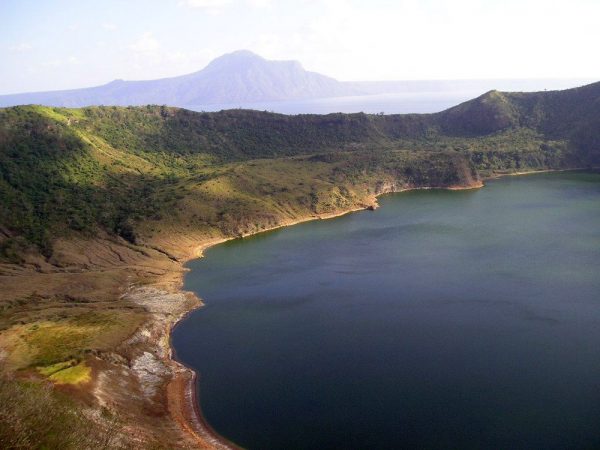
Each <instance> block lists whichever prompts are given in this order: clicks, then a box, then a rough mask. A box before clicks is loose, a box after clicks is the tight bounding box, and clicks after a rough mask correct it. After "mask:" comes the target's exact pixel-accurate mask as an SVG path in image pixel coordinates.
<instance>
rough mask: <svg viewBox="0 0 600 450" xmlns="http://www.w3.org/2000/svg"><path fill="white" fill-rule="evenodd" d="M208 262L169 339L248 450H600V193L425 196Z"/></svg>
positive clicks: (235, 248)
mask: <svg viewBox="0 0 600 450" xmlns="http://www.w3.org/2000/svg"><path fill="white" fill-rule="evenodd" d="M380 204H381V208H380V209H378V210H377V211H375V212H367V211H365V212H359V213H354V214H350V215H347V216H344V217H341V218H338V219H333V220H328V221H318V222H310V223H305V224H301V225H297V226H294V227H290V228H286V229H283V230H280V231H275V232H270V233H266V234H262V235H258V236H255V237H252V238H246V239H243V240H236V241H231V242H229V243H226V244H223V245H219V246H217V247H215V248H212V249H210V250H209V251H207V252H206V257H205V258H203V259H200V260H196V261H194V262H192V263H191V264H190V268H191V269H192V270H191V272H190V273H189V274H188V276H187V277H186V282H185V287H186V289H190V290H193V291H195V292H197V293H198V295H199V296H201V297H202V298H203V299H204V300H205V303H206V306H205V307H203V308H201V309H199V310H197V311H195V312H193V313H192V314H191V315H190V316H189V317H188V318H187V319H186V320H184V321H183V322H182V323H181V324H180V326H178V327H177V328H176V329H175V331H174V333H173V344H174V347H175V349H176V351H177V354H178V357H179V358H180V359H181V360H182V361H184V362H185V363H186V364H188V365H190V366H191V367H193V368H195V369H196V370H197V371H198V372H199V374H200V380H199V388H200V397H201V407H202V410H203V411H204V414H205V416H206V419H207V420H208V422H209V423H210V424H211V425H212V426H213V427H214V428H215V429H216V430H217V431H218V432H219V433H220V434H222V435H223V436H225V437H227V438H229V439H231V440H232V441H234V442H236V443H237V444H239V445H242V446H244V447H248V448H252V449H296V448H298V449H300V448H302V449H386V448H390V449H391V448H431V449H448V448H455V449H470V448H482V449H483V448H485V449H488V448H497V449H507V448H511V449H513V448H540V449H563V448H574V449H579V448H581V449H583V448H600V175H598V174H582V173H562V174H548V175H535V176H527V177H511V178H505V179H502V180H497V181H492V182H489V183H488V185H487V186H486V187H485V188H484V189H481V190H475V191H459V192H447V191H416V192H409V193H403V194H396V195H389V196H385V197H382V198H381V199H380Z"/></svg>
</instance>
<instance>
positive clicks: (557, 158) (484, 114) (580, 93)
mask: <svg viewBox="0 0 600 450" xmlns="http://www.w3.org/2000/svg"><path fill="white" fill-rule="evenodd" d="M599 162H600V83H595V84H592V85H588V86H584V87H581V88H576V89H570V90H565V91H555V92H539V93H502V92H497V91H492V92H489V93H487V94H484V95H483V96H481V97H479V98H476V99H474V100H471V101H469V102H466V103H463V104H461V105H458V106H456V107H454V108H451V109H449V110H446V111H443V112H441V113H436V114H423V115H417V114H410V115H389V116H383V115H366V114H329V115H324V116H319V115H299V116H286V115H280V114H272V113H267V112H258V111H246V110H229V111H222V112H216V113H199V112H192V111H187V110H183V109H177V108H168V107H160V106H147V107H92V108H83V109H64V108H49V107H40V106H20V107H13V108H6V109H0V255H1V257H2V258H3V259H5V260H9V261H14V262H18V261H19V260H20V259H21V258H22V255H23V253H24V251H25V250H27V249H29V250H31V249H34V250H36V251H40V252H41V253H42V254H43V255H44V256H45V257H46V258H51V257H52V254H53V242H54V241H55V239H56V238H57V237H68V236H71V235H77V236H83V237H85V236H93V235H94V234H95V233H97V232H98V230H103V231H105V232H107V233H108V234H109V235H114V236H120V237H122V238H123V239H125V240H126V241H129V242H130V243H133V244H135V243H138V244H139V243H141V242H152V241H153V240H154V239H157V237H159V236H161V234H165V233H170V232H172V231H173V230H175V229H176V230H178V231H179V232H186V230H194V231H196V232H198V231H200V232H204V233H206V235H207V236H209V235H221V236H223V235H239V234H244V233H249V232H253V231H257V230H260V229H264V228H266V227H269V226H273V225H276V224H278V223H280V222H281V220H282V219H283V218H287V219H293V218H295V217H298V218H299V217H303V216H304V217H305V216H307V215H310V214H312V215H315V214H326V213H330V212H336V211H340V210H343V209H348V208H350V207H357V206H359V205H360V204H361V202H364V199H365V198H366V196H367V195H369V194H376V193H378V192H380V191H382V190H385V189H386V186H389V184H390V183H395V184H396V186H438V187H446V186H453V185H468V184H469V183H472V182H473V180H476V179H477V178H478V177H479V176H480V175H489V174H491V173H499V172H511V171H521V170H531V169H546V168H573V167H584V166H592V165H597V164H598V163H599Z"/></svg>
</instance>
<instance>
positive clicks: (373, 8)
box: [0, 0, 600, 94]
mask: <svg viewBox="0 0 600 450" xmlns="http://www.w3.org/2000/svg"><path fill="white" fill-rule="evenodd" d="M0 13H1V15H2V17H3V18H4V32H3V34H2V38H1V39H0V56H1V57H2V58H3V61H4V64H3V65H2V66H1V67H0V81H1V83H0V94H13V93H22V92H36V91H49V90H64V89H78V88H83V87H90V86H98V85H103V84H106V83H108V82H110V81H112V80H115V79H125V80H150V79H159V78H166V77H174V76H178V75H183V74H187V73H192V72H196V71H199V70H201V69H202V68H203V67H205V66H206V65H207V64H208V63H209V62H210V61H211V60H212V59H214V58H215V57H218V56H220V55H222V54H225V53H230V52H232V51H236V50H240V49H248V50H251V51H252V52H254V53H257V54H259V55H261V56H263V57H264V58H266V59H269V60H297V61H300V62H301V63H302V65H303V67H304V68H305V69H306V70H309V71H313V72H318V73H321V74H324V75H327V76H330V77H333V78H335V79H337V80H340V81H404V80H406V81H409V80H440V81H445V80H532V79H548V80H551V79H559V80H567V79H578V80H582V79H586V80H592V79H600V61H598V60H597V58H593V57H591V55H593V54H594V53H595V48H594V47H595V45H594V44H595V42H598V41H599V40H600V30H599V29H598V28H597V27H595V24H594V20H595V18H596V17H598V16H599V15H600V4H597V3H595V2H593V1H590V0H574V1H572V2H569V3H568V4H565V3H564V2H547V1H546V2H542V1H539V0H526V1H521V2H517V1H512V0H511V1H505V2H498V1H484V0H460V1H454V2H451V1H449V0H428V1H424V2H416V1H399V2H392V1H388V0H377V1H373V2H370V3H369V5H365V4H361V2H358V1H354V0H321V1H318V0H302V1H298V2H291V1H281V2H275V1H271V0H181V1H178V0H172V1H162V2H161V1H158V0H152V1H141V0H134V1H130V2H127V3H123V2H118V1H117V0H107V1H106V2H103V3H102V4H84V3H76V2H70V1H67V0H57V1H44V0H42V1H37V2H36V1H32V0H25V1H15V0H8V1H4V2H2V4H1V5H0ZM542 19H543V20H542ZM556 30H560V33H558V32H556Z"/></svg>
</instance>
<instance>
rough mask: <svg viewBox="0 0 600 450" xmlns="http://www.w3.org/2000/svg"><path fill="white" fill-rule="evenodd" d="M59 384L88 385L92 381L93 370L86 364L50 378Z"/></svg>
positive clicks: (65, 370)
mask: <svg viewBox="0 0 600 450" xmlns="http://www.w3.org/2000/svg"><path fill="white" fill-rule="evenodd" d="M48 378H49V379H50V380H52V381H54V382H55V383H57V384H79V383H87V382H88V381H90V380H91V379H92V369H91V368H90V367H88V366H86V365H85V363H80V364H77V365H76V366H72V367H67V368H66V369H62V370H59V371H58V372H54V373H53V374H52V375H50V376H49V377H48Z"/></svg>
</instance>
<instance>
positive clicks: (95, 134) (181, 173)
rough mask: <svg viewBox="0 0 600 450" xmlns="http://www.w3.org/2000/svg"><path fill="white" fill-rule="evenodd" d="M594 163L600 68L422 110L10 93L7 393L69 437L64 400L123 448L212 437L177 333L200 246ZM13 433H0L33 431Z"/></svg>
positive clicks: (3, 117)
mask: <svg viewBox="0 0 600 450" xmlns="http://www.w3.org/2000/svg"><path fill="white" fill-rule="evenodd" d="M599 164H600V83H595V84H592V85H588V86H584V87H581V88H577V89H570V90H566V91H554V92H539V93H527V94H526V93H506V92H498V91H491V92H488V93H486V94H484V95H483V96H481V97H478V98H476V99H474V100H471V101H469V102H466V103H463V104H461V105H458V106H456V107H454V108H451V109H449V110H446V111H443V112H441V113H436V114H427V115H416V114H411V115H390V116H384V115H365V114H351V115H344V114H329V115H325V116H318V115H299V116H286V115H279V114H272V113H267V112H258V111H246V110H229V111H221V112H217V113H197V112H192V111H188V110H185V109H179V108H171V107H161V106H143V107H89V108H82V109H66V108H51V107H43V106H19V107H12V108H5V109H0V282H1V283H2V286H3V289H2V290H0V350H1V351H0V372H5V373H9V374H10V376H11V377H14V378H15V379H16V381H14V382H11V383H8V384H6V383H4V382H1V383H0V398H4V397H2V396H3V395H4V396H5V397H6V396H8V397H10V396H14V395H19V396H27V395H28V394H27V392H29V393H30V395H31V396H35V399H36V400H35V402H36V404H38V403H39V404H40V405H41V406H40V407H42V408H43V407H44V406H43V405H46V407H47V408H51V409H56V410H57V411H59V413H60V414H59V413H57V415H53V416H49V418H48V423H47V424H46V425H47V426H48V427H49V429H52V430H53V431H52V436H54V437H56V436H57V435H61V436H62V435H63V434H64V436H65V439H67V438H68V439H71V437H69V436H72V435H73V433H71V434H69V433H67V431H72V430H68V429H67V428H65V421H64V417H65V415H67V416H68V415H69V414H70V413H69V411H89V410H92V411H96V412H98V411H102V414H95V415H89V414H88V415H84V416H82V417H85V418H86V423H85V424H82V425H81V427H83V428H82V429H84V428H85V429H87V427H92V428H93V429H95V430H100V431H102V430H104V431H106V432H107V433H108V432H109V431H110V433H111V436H112V437H114V436H113V435H115V436H117V437H118V439H117V440H118V441H119V442H120V443H121V444H122V445H121V446H122V447H126V448H131V447H137V448H148V447H156V448H173V446H174V445H173V442H177V443H178V444H177V445H176V446H178V447H192V446H193V445H194V442H196V445H197V444H198V440H200V441H202V439H204V438H201V437H200V438H199V437H198V435H194V436H195V437H193V438H190V433H189V429H190V426H191V425H189V423H190V419H189V417H187V416H186V414H188V413H186V412H185V411H188V410H189V408H188V410H186V409H185V408H186V406H185V402H183V403H182V400H181V398H182V397H181V395H179V394H177V395H176V394H174V392H179V391H178V389H179V390H181V389H184V388H183V387H181V386H184V385H185V386H188V385H189V383H192V381H190V380H192V379H191V378H189V377H190V376H191V375H190V374H189V372H186V371H184V370H183V369H182V368H181V367H179V366H176V365H174V363H173V362H172V361H171V360H170V359H169V357H168V355H169V352H168V334H167V333H168V329H169V326H170V325H171V324H172V323H173V322H174V321H175V320H176V319H177V317H179V316H180V315H181V314H183V313H185V312H186V311H188V310H189V309H190V308H193V307H194V306H197V300H196V299H194V298H192V297H190V296H189V295H186V294H184V293H182V292H180V290H179V289H180V282H181V275H182V271H183V266H182V265H183V263H184V262H186V261H187V260H189V259H190V258H192V257H194V256H197V255H198V252H199V251H200V250H201V249H202V248H204V247H206V246H207V245H210V244H212V243H215V242H220V241H222V240H223V239H228V238H232V237H238V236H245V235H248V234H252V233H256V232H259V231H263V230H267V229H272V228H275V227H277V226H283V225H288V224H292V223H296V222H298V221H302V220H308V219H315V218H324V217H331V216H333V215H336V214H340V213H344V212H348V211H351V210H356V209H364V208H368V207H375V206H376V199H375V197H376V195H378V194H381V193H384V192H393V191H398V190H401V189H407V188H415V187H439V188H472V187H479V186H481V179H482V178H484V177H486V176H493V175H497V174H504V173H511V172H520V171H529V170H540V169H568V168H576V167H592V166H598V165H599ZM186 377H188V378H186ZM31 380H38V381H39V380H50V381H51V382H52V384H53V385H54V386H55V389H54V390H52V391H48V392H46V391H43V390H42V391H39V392H38V390H36V389H37V388H31V387H29V386H30V385H29V384H27V383H30V382H31ZM15 383H16V384H15ZM23 383H25V384H23ZM182 383H183V384H182ZM186 383H188V384H186ZM35 386H38V385H35ZM61 392H62V393H63V394H66V395H67V397H68V399H69V402H72V403H68V405H69V406H68V407H66V411H67V412H65V407H63V406H61V407H60V408H59V407H58V406H56V405H59V404H60V405H63V403H62V402H63V397H60V395H59V394H60V393H61ZM186 392H187V391H186ZM56 395H58V397H56ZM186 395H187V394H186ZM19 398H20V397H19ZM186 398H187V397H186ZM28 405H29V406H28V407H32V406H31V404H28ZM182 405H183V406H182ZM188 406H189V405H188ZM11 408H12V409H11V411H10V414H12V416H11V417H15V421H17V422H18V421H21V422H18V423H25V424H26V423H29V422H27V421H28V420H29V419H27V417H30V416H31V414H29V413H27V411H28V410H27V409H26V408H25V409H20V406H19V405H18V404H13V403H11ZM7 414H8V413H7ZM78 414H79V413H78ZM81 414H83V413H81ZM186 417H187V418H186ZM17 419H18V420H17ZM87 419H89V421H91V422H92V423H91V424H90V423H88V422H89V421H87ZM17 422H15V423H17ZM182 423H183V424H184V425H181V424H182ZM178 424H179V425H178ZM23 426H26V425H23ZM31 426H34V425H31ZM186 427H187V428H186ZM192 428H193V426H192ZM132 430H133V431H132ZM182 430H188V431H187V432H184V431H182ZM3 432H4V431H3V429H2V428H1V427H0V443H2V442H5V441H3V440H2V439H8V437H10V438H12V436H20V435H19V434H18V432H20V431H19V430H13V431H10V432H8V433H7V434H2V433H3ZM192 434H193V433H192ZM7 436H8V437H7ZM112 437H111V439H112ZM77 439H80V435H79V434H77V433H75V435H74V437H73V438H72V441H69V442H70V443H61V447H62V448H77V444H76V442H77ZM93 439H94V440H97V439H100V440H103V439H105V437H103V436H95V435H94V436H93ZM194 439H195V441H194ZM6 442H8V441H6ZM10 442H12V441H10ZM52 442H54V441H52ZM52 442H49V443H48V442H46V446H52V445H53V444H52ZM202 442H204V444H205V443H206V442H205V441H202ZM204 444H203V445H204ZM119 445H120V444H119ZM119 445H117V444H114V443H113V441H112V440H111V448H118V447H119ZM42 446H43V445H42Z"/></svg>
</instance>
